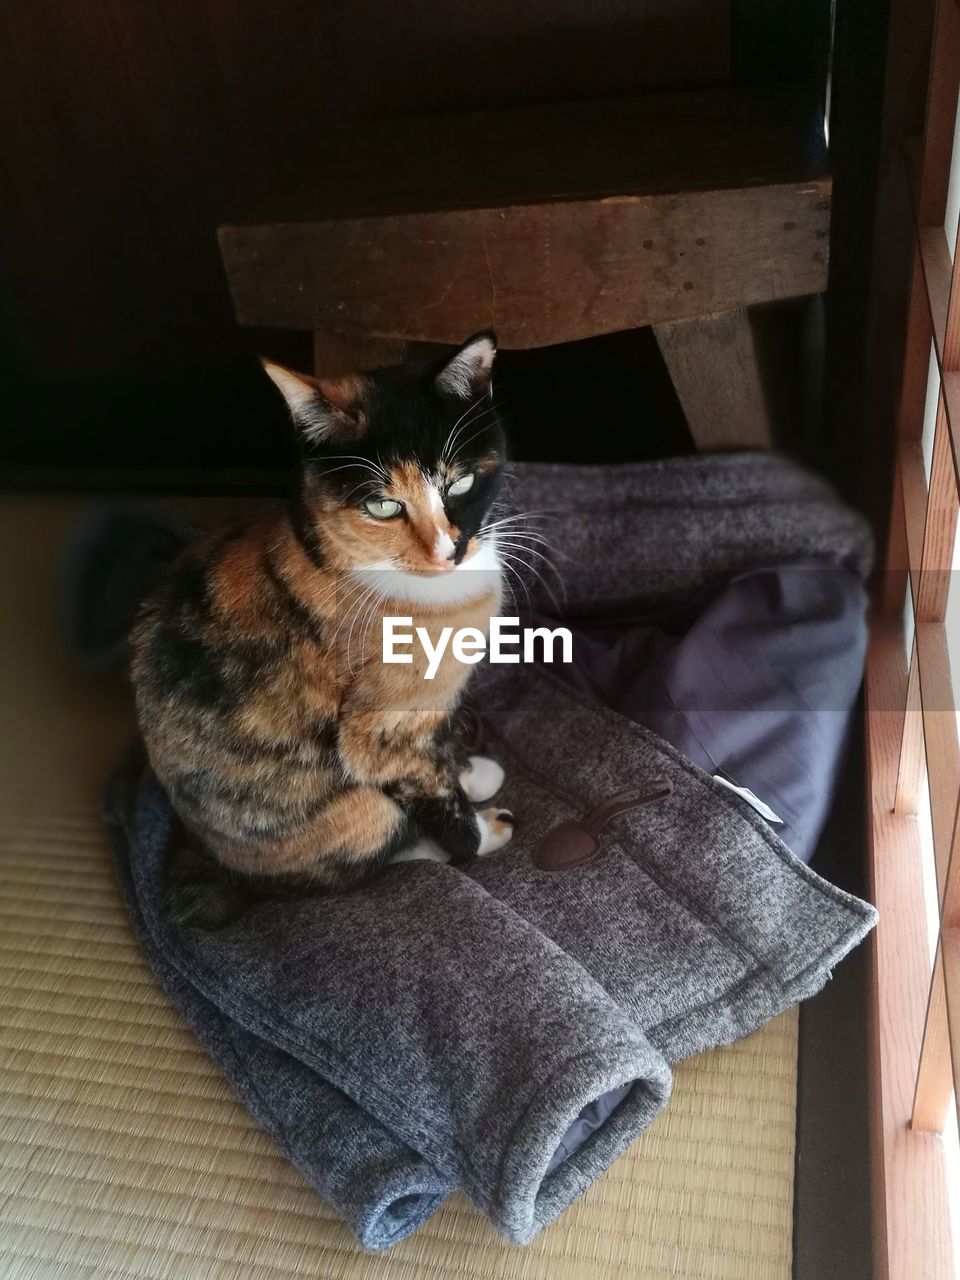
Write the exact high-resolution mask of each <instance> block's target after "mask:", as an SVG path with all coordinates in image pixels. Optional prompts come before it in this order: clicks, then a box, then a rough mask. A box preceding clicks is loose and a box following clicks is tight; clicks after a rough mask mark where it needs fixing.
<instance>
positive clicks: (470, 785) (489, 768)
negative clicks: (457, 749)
mask: <svg viewBox="0 0 960 1280" xmlns="http://www.w3.org/2000/svg"><path fill="white" fill-rule="evenodd" d="M460 785H461V787H463V789H464V791H465V792H466V793H467V799H468V800H469V801H470V802H471V803H472V804H483V802H484V800H489V799H490V797H491V796H495V795H496V794H497V792H498V791H499V790H500V788H501V787H502V786H503V770H502V769H501V768H500V766H499V765H498V764H497V762H496V760H490V759H488V758H487V757H486V756H471V757H470V763H469V764H468V765H467V767H466V769H464V771H463V773H461V775H460Z"/></svg>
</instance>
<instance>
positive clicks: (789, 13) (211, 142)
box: [0, 0, 885, 488]
mask: <svg viewBox="0 0 960 1280" xmlns="http://www.w3.org/2000/svg"><path fill="white" fill-rule="evenodd" d="M884 9H885V6H884V5H883V4H876V3H868V0H839V5H838V8H837V13H836V38H835V46H834V59H833V114H832V122H831V123H832V143H833V168H834V177H835V197H834V199H835V203H834V215H833V226H834V231H833V241H832V267H831V273H832V275H831V289H830V293H829V294H828V297H827V308H826V311H827V351H826V359H827V369H828V381H827V399H826V405H827V409H826V414H825V415H819V414H818V415H816V416H815V417H813V418H811V416H810V414H809V413H807V412H806V411H805V409H806V407H807V406H806V402H805V401H804V398H803V395H802V394H800V390H801V369H800V363H799V362H800V356H801V352H802V351H803V350H804V341H805V339H804V335H805V334H809V332H810V317H809V315H808V314H807V308H805V307H802V306H797V305H792V306H786V307H781V308H779V310H778V311H777V314H776V315H775V316H774V317H773V320H772V321H771V324H770V326H768V327H769V331H770V333H771V334H772V335H773V337H772V342H771V345H772V347H773V348H775V349H776V350H775V351H774V355H773V361H772V364H773V367H774V368H775V369H777V370H778V377H779V382H780V395H779V405H777V404H775V413H777V414H779V415H780V416H781V417H782V419H783V422H784V425H785V429H786V432H787V435H788V438H789V439H790V440H791V441H792V442H793V443H794V444H795V446H796V447H797V448H798V450H799V451H800V452H801V453H804V454H806V455H807V456H809V457H812V458H815V459H818V460H819V461H821V463H822V464H823V465H825V466H826V467H827V469H828V470H831V471H833V472H834V473H835V474H836V475H837V476H838V477H839V478H840V480H841V481H843V480H844V478H845V471H848V470H849V469H850V468H849V466H848V464H849V457H848V454H849V451H850V447H851V445H852V442H853V435H854V433H853V432H852V431H850V430H849V426H848V424H847V422H846V418H845V410H844V404H845V403H846V399H847V398H848V397H849V396H850V394H851V388H852V387H854V386H855V385H856V379H857V371H858V361H859V347H860V342H861V335H862V329H863V317H864V306H865V297H866V280H867V255H868V252H869V228H870V224H871V218H872V199H873V189H874V184H875V172H876V155H877V136H878V135H877V127H878V120H879V111H878V103H879V95H880V87H881V80H882V68H883V52H884V48H883V44H884V32H885V13H884ZM830 28H831V6H830V3H829V0H805V2H804V3H798V2H797V0H733V2H732V3H731V0H592V2H590V3H587V2H586V0H487V2H486V3H485V4H480V5H477V4H466V3H460V4H457V3H452V4H426V3H423V2H422V0H421V2H407V3H403V4H399V5H398V4H395V3H393V4H388V3H386V2H385V0H353V2H352V3H334V4H330V3H327V4H323V3H319V4H318V3H317V0H309V2H308V0H278V2H276V3H271V4H266V3H260V4H256V3H244V4H240V3H238V2H237V0H232V2H230V0H190V3H184V2H183V0H153V2H152V3H149V4H148V3H143V2H140V3H136V2H134V0H84V3H82V4H78V3H77V2H76V0H7V3H6V4H4V5H3V7H2V10H0V47H2V48H3V49H4V50H5V51H6V55H7V56H6V58H5V67H4V76H3V78H2V82H0V163H2V171H3V173H4V175H5V182H4V196H3V200H2V201H0V273H2V275H0V289H2V293H0V467H2V468H3V470H4V473H5V475H6V476H7V478H8V482H10V481H13V482H16V481H18V480H19V481H20V482H21V483H38V482H42V483H48V484H50V483H60V484H70V485H82V484H84V483H89V482H90V481H91V480H92V479H94V478H95V479H96V480H97V482H98V483H103V482H104V479H105V477H106V478H107V479H108V480H109V479H110V478H111V477H112V478H114V479H115V480H116V482H117V483H121V484H122V483H129V482H130V481H131V479H134V480H135V481H136V482H137V483H138V484H139V485H141V486H147V487H160V488H163V487H165V486H175V487H180V488H182V487H184V486H185V485H191V484H197V485H200V486H201V487H205V488H209V487H210V486H211V484H213V485H215V486H216V487H219V488H233V487H243V486H253V487H270V486H272V485H275V484H276V483H278V482H280V481H282V473H283V469H285V468H286V466H287V465H288V463H289V461H290V457H291V454H290V441H289V436H288V432H287V428H286V424H285V421H284V418H283V415H282V413H281V412H280V410H279V407H278V404H277V401H276V398H275V397H274V396H273V395H272V394H271V392H270V390H269V389H268V387H267V385H266V382H265V380H264V378H263V377H262V375H261V374H260V372H259V369H258V367H257V365H256V362H255V360H254V359H253V355H254V353H255V352H256V351H266V352H269V353H270V354H272V355H273V356H274V357H275V358H281V359H284V358H285V359H287V360H288V361H289V362H291V363H294V364H298V365H300V366H302V367H308V366H309V349H308V345H307V341H306V339H305V337H304V336H303V335H299V336H291V335H282V334H276V333H260V332H242V331H240V330H238V329H237V328H236V327H235V325H234V323H233V317H232V312H231V308H230V302H229V297H228V294H227V290H226V285H225V281H224V277H223V273H222V269H221V265H220V259H219V253H218V250H217V245H216V240H215V234H214V233H215V228H216V226H217V224H218V223H219V222H222V221H227V220H229V219H231V218H236V217H238V216H242V214H243V210H244V207H245V205H247V204H249V203H250V201H251V199H252V198H253V196H254V194H256V193H260V194H262V191H263V190H264V188H265V187H271V186H272V187H276V188H278V189H283V188H284V186H285V185H286V184H288V183H289V182H290V181H291V180H295V179H296V175H297V174H298V173H300V172H302V171H303V170H304V169H305V167H307V166H309V165H310V162H311V148H312V146H313V145H314V140H315V139H316V137H317V136H318V134H319V133H320V132H322V130H323V129H324V127H325V126H326V125H327V124H328V123H330V122H334V121H344V120H358V119H371V118H383V117H388V116H394V115H401V114H409V113H432V112H444V111H451V110H461V109H465V108H475V107H484V106H503V105H507V104H517V103H522V102H533V101H545V100H549V101H556V100H566V99H572V98H584V97H596V96H604V97H610V96H617V95H620V94H629V93H638V92H646V91H656V90H660V89H667V88H672V89H683V88H699V87H703V86H710V85H723V84H731V83H734V84H735V83H747V82H750V83H764V82H774V81H789V80H796V79H806V80H810V79H813V80H815V81H817V82H819V83H821V84H823V83H825V80H826V70H827V59H828V49H829V44H830ZM807 346H809V342H807ZM814 358H815V359H816V358H817V356H816V351H815V352H814ZM498 372H499V375H500V386H501V388H502V389H503V391H504V393H505V394H504V398H505V400H508V401H509V404H508V415H509V417H510V419H511V425H512V427H513V438H514V442H515V451H516V452H517V453H519V454H520V455H521V456H528V457H529V456H537V457H551V458H557V459H569V460H594V461H606V460H612V459H617V458H642V457H653V456H658V455H662V454H666V453H672V452H681V451H685V450H688V449H689V448H691V444H690V439H689V436H688V433H687V431H686V427H685V424H684V421H683V415H682V413H681V411H680V408H679V405H678V403H677V400H676V397H675V395H674V393H673V389H672V387H671V385H670V382H669V379H668V378H667V376H666V371H665V369H664V367H663V364H662V361H661V359H660V356H659V352H658V351H657V348H656V345H655V343H654V342H653V340H652V337H651V335H650V334H649V333H636V332H635V333H631V334H622V335H612V336H610V337H605V338H600V339H595V340H591V341H589V342H585V343H578V344H575V345H574V346H573V347H571V348H553V349H550V350H546V351H541V352H528V353H504V354H503V355H502V356H501V359H500V361H499V369H498ZM775 399H776V397H775ZM278 469H279V475H278Z"/></svg>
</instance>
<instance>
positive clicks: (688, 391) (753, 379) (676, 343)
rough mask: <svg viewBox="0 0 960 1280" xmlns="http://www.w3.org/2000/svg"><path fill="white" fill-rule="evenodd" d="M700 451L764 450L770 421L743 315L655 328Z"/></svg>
mask: <svg viewBox="0 0 960 1280" xmlns="http://www.w3.org/2000/svg"><path fill="white" fill-rule="evenodd" d="M653 332H654V335H655V337H656V339H657V344H658V345H659V347H660V352H661V354H662V355H663V358H664V361H665V363H666V366H667V369H668V371H669V373H670V377H671V379H672V381H673V385H674V388H675V389H676V392H677V396H678V397H679V399H680V404H681V407H682V408H683V412H684V414H685V415H686V419H687V426H688V427H689V428H690V434H691V435H692V436H693V439H694V441H695V443H696V445H697V448H698V449H730V448H739V449H744V448H747V449H768V448H769V447H770V444H771V437H770V422H769V418H768V415H767V407H766V402H765V399H764V394H763V386H762V384H761V381H760V369H759V366H758V364H757V353H756V350H755V348H754V342H753V332H752V330H751V328H750V317H749V316H748V315H747V313H746V311H742V310H741V311H725V312H722V313H721V314H720V315H714V316H700V317H698V318H697V319H695V320H678V321H676V322H674V323H673V324H655V325H654V326H653Z"/></svg>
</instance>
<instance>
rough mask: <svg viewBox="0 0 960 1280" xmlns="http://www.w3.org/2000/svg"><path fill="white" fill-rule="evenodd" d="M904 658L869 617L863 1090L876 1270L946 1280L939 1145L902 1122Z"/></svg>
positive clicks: (920, 933)
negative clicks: (868, 910) (867, 998)
mask: <svg viewBox="0 0 960 1280" xmlns="http://www.w3.org/2000/svg"><path fill="white" fill-rule="evenodd" d="M906 680H907V671H906V659H905V655H904V648H903V631H902V627H901V625H900V622H899V620H897V619H894V618H888V617H887V618H884V617H877V618H874V620H873V623H872V626H871V639H870V649H869V655H868V662H867V686H866V687H867V754H868V770H867V777H868V815H869V825H870V848H871V865H870V896H871V900H872V901H873V902H874V903H876V905H877V907H878V908H879V910H880V923H879V925H878V926H877V928H876V930H875V931H874V934H873V936H872V939H871V960H872V975H871V976H872V989H871V1010H870V1012H871V1019H870V1023H871V1040H870V1052H871V1057H872V1071H871V1082H872V1084H871V1087H872V1090H873V1092H872V1098H871V1101H872V1113H873V1116H874V1134H873V1138H874V1141H873V1148H872V1155H873V1160H874V1171H875V1179H874V1186H875V1188H876V1198H875V1205H874V1209H875V1213H874V1220H875V1237H876V1250H875V1253H876V1260H877V1275H878V1276H880V1277H883V1280H920V1278H921V1277H922V1278H923V1280H955V1275H954V1270H953V1251H952V1243H951V1239H950V1207H949V1204H950V1202H949V1189H948V1184H947V1169H946V1161H945V1156H944V1150H943V1145H942V1143H941V1141H940V1139H939V1138H938V1137H936V1136H935V1135H933V1134H929V1133H922V1132H919V1131H917V1130H914V1129H911V1128H910V1119H911V1113H912V1108H913V1096H914V1083H915V1080H916V1068H917V1061H918V1058H919V1053H920V1042H921V1037H922V1035H923V1026H924V1018H925V1014H926V1007H927V995H928V990H927V988H928V974H929V953H928V948H927V924H926V910H925V905H924V897H923V877H922V871H921V858H922V851H921V848H920V835H919V830H918V827H917V823H916V821H915V820H914V819H913V818H910V817H906V816H904V815H901V814H897V813H895V812H894V811H893V802H894V791H895V786H896V771H897V759H898V751H899V742H900V725H901V721H902V716H903V707H904V705H905V701H906Z"/></svg>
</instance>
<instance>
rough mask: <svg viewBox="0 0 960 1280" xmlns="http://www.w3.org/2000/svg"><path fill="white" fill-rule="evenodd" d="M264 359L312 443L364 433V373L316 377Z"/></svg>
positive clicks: (265, 368) (298, 422)
mask: <svg viewBox="0 0 960 1280" xmlns="http://www.w3.org/2000/svg"><path fill="white" fill-rule="evenodd" d="M260 363H261V364H262V365H263V368H264V371H265V373H266V374H267V376H268V377H269V378H270V380H271V382H272V383H273V385H274V386H275V387H276V388H277V389H278V390H279V392H280V394H281V395H282V396H283V398H284V400H286V402H287V408H288V409H289V410H290V416H291V418H292V419H293V424H294V426H295V427H296V428H297V431H298V432H299V433H300V435H301V436H302V437H303V438H304V439H305V440H307V441H308V442H309V443H311V444H323V443H325V442H326V441H328V440H336V439H348V438H350V437H351V436H353V437H356V436H358V435H361V434H362V433H363V428H364V415H363V406H364V395H365V391H366V380H365V379H364V377H363V375H362V374H349V375H348V376H347V377H344V378H312V377H310V375H309V374H306V373H295V372H294V370H293V369H287V368H284V366H283V365H282V364H274V363H273V361H272V360H261V362H260Z"/></svg>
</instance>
